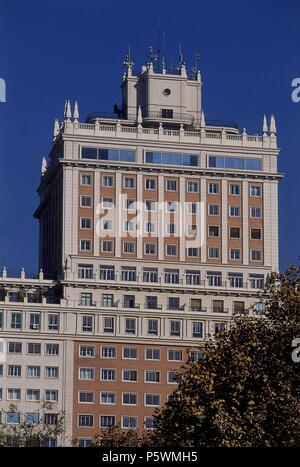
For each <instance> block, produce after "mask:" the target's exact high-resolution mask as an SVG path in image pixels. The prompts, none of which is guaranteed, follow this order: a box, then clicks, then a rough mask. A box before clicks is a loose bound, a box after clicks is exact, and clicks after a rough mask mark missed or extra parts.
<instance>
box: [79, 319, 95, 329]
mask: <svg viewBox="0 0 300 467" xmlns="http://www.w3.org/2000/svg"><path fill="white" fill-rule="evenodd" d="M93 324H94V319H93V316H89V315H85V316H82V328H81V330H82V332H93V327H94V326H93Z"/></svg>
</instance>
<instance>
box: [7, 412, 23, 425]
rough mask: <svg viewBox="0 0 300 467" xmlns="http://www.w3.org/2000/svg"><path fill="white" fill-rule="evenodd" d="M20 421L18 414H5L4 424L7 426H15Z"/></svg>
mask: <svg viewBox="0 0 300 467" xmlns="http://www.w3.org/2000/svg"><path fill="white" fill-rule="evenodd" d="M20 421H21V414H20V412H7V414H6V423H7V424H8V425H17V424H18V423H20Z"/></svg>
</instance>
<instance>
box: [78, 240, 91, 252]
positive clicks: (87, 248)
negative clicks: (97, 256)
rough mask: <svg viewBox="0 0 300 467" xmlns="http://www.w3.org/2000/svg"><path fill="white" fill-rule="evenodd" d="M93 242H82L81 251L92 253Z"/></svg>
mask: <svg viewBox="0 0 300 467" xmlns="http://www.w3.org/2000/svg"><path fill="white" fill-rule="evenodd" d="M91 248H92V241H91V240H80V251H91Z"/></svg>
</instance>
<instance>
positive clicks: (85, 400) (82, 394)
mask: <svg viewBox="0 0 300 467" xmlns="http://www.w3.org/2000/svg"><path fill="white" fill-rule="evenodd" d="M78 402H79V403H81V404H93V403H94V393H93V392H92V391H79V392H78Z"/></svg>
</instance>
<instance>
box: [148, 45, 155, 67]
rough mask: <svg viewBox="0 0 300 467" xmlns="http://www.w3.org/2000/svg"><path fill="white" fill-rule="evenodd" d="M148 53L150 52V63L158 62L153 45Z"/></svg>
mask: <svg viewBox="0 0 300 467" xmlns="http://www.w3.org/2000/svg"><path fill="white" fill-rule="evenodd" d="M148 51H149V62H150V63H153V62H154V61H155V60H157V54H156V53H154V50H153V46H152V45H151V46H150V47H149V49H148Z"/></svg>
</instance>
